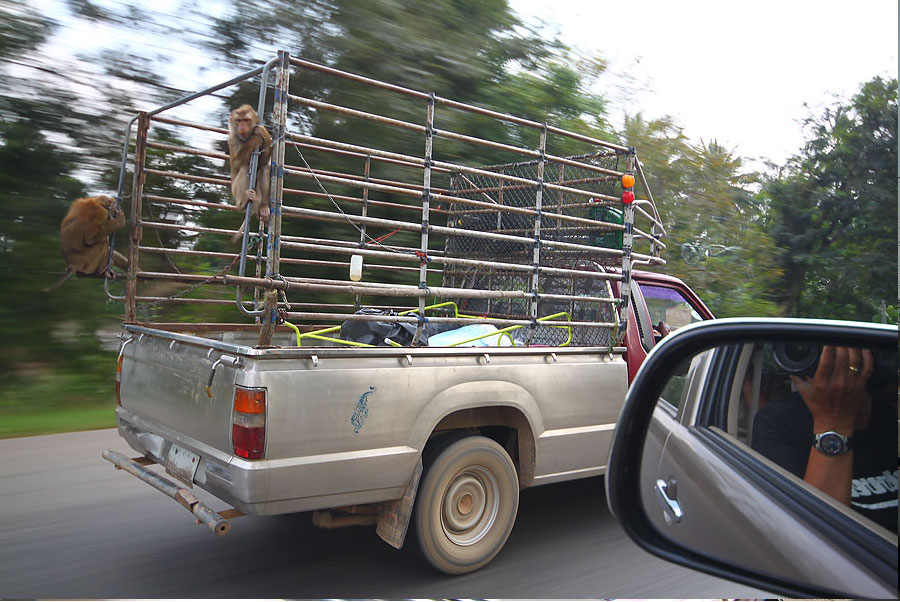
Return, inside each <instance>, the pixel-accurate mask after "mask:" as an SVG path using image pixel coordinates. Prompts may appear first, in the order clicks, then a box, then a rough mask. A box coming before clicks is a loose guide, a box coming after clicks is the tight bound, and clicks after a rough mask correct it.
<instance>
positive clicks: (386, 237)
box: [374, 228, 400, 242]
mask: <svg viewBox="0 0 900 602" xmlns="http://www.w3.org/2000/svg"><path fill="white" fill-rule="evenodd" d="M399 231H400V228H397V229H396V230H394V231H393V232H388V233H387V234H385V235H384V236H379V237H378V238H376V239H374V240H375V242H384V241H385V240H387V239H389V238H390V237H391V236H393V235H394V234H396V233H397V232H399Z"/></svg>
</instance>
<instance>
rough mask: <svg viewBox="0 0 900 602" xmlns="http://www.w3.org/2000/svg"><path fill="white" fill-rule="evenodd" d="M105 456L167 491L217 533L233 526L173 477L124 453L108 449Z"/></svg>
mask: <svg viewBox="0 0 900 602" xmlns="http://www.w3.org/2000/svg"><path fill="white" fill-rule="evenodd" d="M103 458H104V459H106V460H108V461H109V462H111V463H112V464H113V465H115V467H116V468H121V469H122V470H124V471H126V472H128V473H130V474H132V475H134V476H135V477H137V478H139V479H140V480H142V481H143V482H145V483H147V484H148V485H150V486H151V487H153V488H154V489H156V490H158V491H161V492H162V493H165V494H166V495H167V496H169V497H170V498H172V499H173V500H175V501H176V502H178V503H179V504H181V505H182V506H184V507H185V508H186V509H187V511H188V512H190V513H191V514H193V515H194V516H196V517H197V521H198V522H200V523H202V524H205V525H206V526H207V527H209V528H210V529H211V530H212V532H213V533H215V534H216V535H225V534H227V533H228V531H229V529H231V526H230V525H229V524H228V521H227V520H225V519H224V518H223V517H222V516H220V515H219V514H218V513H217V512H215V511H213V510H210V509H209V508H208V507H207V506H206V505H204V504H203V502H201V501H200V500H199V499H197V497H196V496H195V495H194V494H192V493H191V492H190V491H188V490H187V489H184V488H183V487H180V486H179V485H178V484H177V483H175V482H174V481H172V480H171V479H169V478H167V477H164V476H162V475H160V474H157V473H155V472H153V471H152V470H147V469H146V468H144V466H143V465H142V464H143V463H142V464H139V463H138V462H136V461H135V460H132V459H129V458H126V457H125V456H123V455H122V454H120V453H118V452H116V451H113V450H111V449H108V450H106V451H104V452H103Z"/></svg>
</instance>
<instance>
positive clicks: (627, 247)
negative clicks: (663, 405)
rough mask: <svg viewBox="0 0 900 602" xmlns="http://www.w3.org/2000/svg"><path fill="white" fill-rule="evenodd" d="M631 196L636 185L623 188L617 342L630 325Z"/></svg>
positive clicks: (630, 164) (630, 163) (629, 160)
mask: <svg viewBox="0 0 900 602" xmlns="http://www.w3.org/2000/svg"><path fill="white" fill-rule="evenodd" d="M634 159H635V156H634V151H630V152H629V153H628V155H627V157H626V158H625V171H626V173H629V172H631V171H632V170H633V169H634V163H635V160H634ZM626 194H630V195H631V199H632V201H633V200H634V184H632V185H631V186H628V187H623V192H622V195H623V196H622V202H623V204H624V206H623V210H624V215H623V220H622V221H623V223H624V224H625V232H624V233H623V235H622V285H621V290H620V300H619V329H618V333H617V337H616V338H617V342H621V341H622V340H623V339H624V338H625V327H626V325H627V323H628V310H629V308H630V307H631V270H632V246H633V245H634V234H633V228H634V203H633V202H625V200H626V199H625V195H626Z"/></svg>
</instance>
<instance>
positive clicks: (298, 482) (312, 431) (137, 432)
mask: <svg viewBox="0 0 900 602" xmlns="http://www.w3.org/2000/svg"><path fill="white" fill-rule="evenodd" d="M123 336H124V338H125V340H129V339H130V342H129V343H127V344H125V346H124V348H123V361H122V372H121V405H120V407H119V408H118V409H117V421H118V425H119V431H120V433H121V434H122V436H123V437H124V438H125V439H126V440H127V441H128V443H129V445H130V446H131V447H133V448H134V449H135V450H137V451H138V452H140V453H142V454H146V455H148V456H149V457H150V458H152V459H154V460H156V461H157V462H160V463H161V464H165V461H166V458H167V457H168V455H169V453H170V451H171V450H172V446H173V445H176V446H177V447H178V448H180V449H183V450H187V451H188V452H190V453H192V454H197V456H199V465H198V467H197V469H196V473H195V474H194V475H193V479H192V481H193V483H195V484H197V485H199V486H200V487H202V488H203V489H206V490H208V491H210V492H211V493H213V494H214V495H216V496H217V497H219V498H221V499H223V500H225V501H227V502H228V503H231V504H233V505H234V506H235V507H236V508H237V509H239V510H241V511H242V512H244V513H246V514H277V513H285V512H298V511H305V510H313V509H320V508H332V507H337V506H345V505H350V504H363V503H372V502H380V501H386V500H393V499H397V498H399V497H401V496H402V495H403V491H404V488H405V487H406V485H407V483H408V482H409V480H410V476H411V474H412V473H413V471H414V469H415V466H416V464H417V462H418V459H419V455H420V452H421V450H422V449H423V448H424V446H425V443H426V442H427V440H428V438H429V437H430V436H432V435H433V434H434V433H435V432H439V431H440V430H441V425H442V424H443V425H447V428H455V425H458V424H463V423H464V421H465V412H466V410H467V408H480V410H479V411H484V408H494V409H495V411H496V412H497V413H498V414H497V415H498V420H502V421H504V422H509V421H513V422H517V423H518V424H519V425H520V427H519V429H518V433H519V435H518V439H519V441H518V450H517V451H518V453H519V454H520V455H522V456H523V457H522V459H521V460H522V461H523V463H526V464H527V463H530V465H529V466H528V469H527V470H523V474H524V475H525V476H526V478H523V479H522V480H521V481H522V482H521V486H522V487H527V486H530V485H540V484H544V483H551V482H556V481H564V480H569V479H575V478H582V477H586V476H592V475H596V474H601V473H602V472H603V470H604V468H605V467H604V463H605V458H606V455H607V451H608V446H609V441H610V438H611V435H612V431H613V428H614V426H615V421H616V419H617V417H618V412H619V407H620V405H621V402H622V399H623V398H624V394H625V388H626V379H627V375H626V371H627V368H626V364H625V362H624V360H623V359H622V357H621V355H620V352H621V350H612V352H611V350H610V349H609V348H604V349H601V348H584V347H582V348H567V347H545V348H540V347H529V348H500V347H497V348H489V349H485V348H403V349H395V348H350V349H348V348H339V347H334V348H325V347H316V348H305V347H303V348H301V347H278V348H268V349H257V348H253V347H252V346H250V345H249V344H242V343H241V342H234V341H241V340H242V337H241V334H240V333H228V332H223V333H219V334H218V335H216V336H215V338H212V337H210V336H202V337H201V336H195V335H190V334H181V333H173V332H167V331H165V330H158V329H152V328H146V327H142V326H136V325H126V326H125V330H124V335H123ZM226 341H232V342H226ZM248 342H249V341H248ZM216 362H218V364H217V367H216V371H215V374H214V376H213V379H212V385H211V386H210V389H209V394H207V390H206V386H207V382H208V377H209V375H210V373H211V368H212V366H213V364H215V363H216ZM235 385H240V386H245V387H263V388H265V389H266V391H267V396H268V397H267V398H268V409H267V415H266V448H265V456H264V459H261V460H245V459H243V458H240V457H237V456H235V455H234V453H233V450H232V442H231V437H230V435H231V427H232V412H233V398H234V391H235V388H234V387H235ZM563 402H564V403H563ZM528 439H530V440H528Z"/></svg>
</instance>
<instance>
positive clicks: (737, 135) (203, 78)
mask: <svg viewBox="0 0 900 602" xmlns="http://www.w3.org/2000/svg"><path fill="white" fill-rule="evenodd" d="M509 2H510V5H511V7H512V8H513V10H515V11H516V12H518V13H519V14H520V15H521V16H522V18H523V19H524V20H526V21H527V22H529V23H532V24H536V23H538V22H543V23H544V24H545V25H544V26H545V27H546V31H547V33H548V35H550V34H556V35H558V36H559V37H560V38H561V39H562V40H563V41H564V42H566V43H567V44H568V45H570V46H572V47H574V48H575V49H576V51H578V52H579V53H581V54H584V55H599V56H601V57H603V58H605V59H607V60H608V61H609V67H610V69H609V72H608V73H607V74H606V75H604V76H603V77H602V78H601V80H600V82H598V88H597V91H598V92H599V93H601V94H602V95H603V96H604V97H606V98H608V99H609V100H610V106H609V111H610V115H609V116H610V118H611V120H612V122H613V124H614V125H615V126H616V127H619V126H620V125H621V122H622V117H623V114H624V112H625V111H627V112H628V113H629V114H634V113H636V112H638V111H641V112H643V113H644V116H645V117H647V118H653V117H660V116H663V115H671V116H673V117H674V118H675V120H676V121H677V122H678V123H679V124H680V125H681V126H683V127H684V132H685V134H686V135H687V136H688V137H689V138H690V139H691V140H692V141H694V142H699V141H700V140H701V139H702V140H705V141H708V140H711V139H716V140H718V142H719V143H720V144H723V145H724V146H726V147H728V148H730V149H732V150H733V151H734V152H735V153H737V154H738V155H740V156H743V157H745V158H748V159H751V160H752V159H757V158H765V159H769V160H771V161H773V162H775V163H777V164H783V163H784V162H785V160H786V159H787V158H788V157H789V156H790V155H792V154H794V153H796V152H797V151H798V150H799V149H800V148H801V145H802V143H803V140H804V135H803V131H802V128H801V125H800V121H801V120H802V119H803V118H804V117H806V116H808V115H809V114H810V111H812V113H813V114H815V115H819V114H821V110H822V108H823V107H824V106H826V105H827V104H830V103H831V102H833V101H834V100H835V98H836V95H837V96H839V97H843V98H847V97H849V96H851V95H852V94H853V93H855V92H856V91H857V90H858V88H859V85H860V84H861V83H863V82H865V81H868V80H869V79H871V78H872V77H874V76H875V75H882V76H889V77H897V69H898V66H897V55H898V33H897V29H898V27H897V26H898V2H897V0H840V1H838V0H818V1H811V0H780V1H777V2H776V1H773V0H754V1H753V2H746V1H744V2H739V1H734V0H718V1H711V0H692V1H681V0H679V1H674V0H669V1H664V0H629V1H628V2H621V1H618V2H611V1H610V0H509ZM29 3H30V4H32V5H33V6H36V7H40V8H41V9H42V10H43V11H44V12H45V13H47V14H51V15H53V16H58V15H59V13H60V12H61V11H60V9H61V6H60V4H61V0H29ZM98 3H99V4H101V5H108V4H112V3H114V0H99V2H98ZM178 4H179V2H178V0H154V1H153V2H152V3H151V6H152V10H154V11H158V12H161V13H175V12H177V11H176V9H177V6H178ZM215 5H216V3H215V2H214V1H205V0H201V1H199V2H198V3H197V8H198V9H199V10H201V11H203V12H206V13H208V12H209V11H215V10H217V8H216V6H215ZM60 34H61V35H59V36H57V38H56V39H55V40H54V44H53V47H54V51H56V52H60V53H62V54H63V55H65V54H68V53H69V52H73V51H74V52H77V51H78V50H80V49H82V48H83V47H84V45H85V39H86V37H87V38H89V39H91V40H103V42H104V45H106V46H110V45H115V44H114V42H118V43H120V44H121V43H122V42H126V43H128V42H130V43H131V44H133V45H137V46H140V45H143V44H146V43H147V41H148V37H145V36H140V35H139V36H134V33H133V32H127V31H123V30H116V29H114V28H112V27H108V26H101V27H99V28H98V27H97V26H92V27H91V30H90V33H89V35H87V36H86V32H85V31H84V30H83V29H79V28H70V29H68V30H65V29H64V30H62V31H61V32H60ZM154 43H159V42H158V41H156V42H154ZM167 46H168V48H167V49H168V50H169V51H170V55H174V56H177V58H176V59H175V60H174V61H173V63H172V64H171V69H170V70H169V71H168V73H167V74H168V76H169V77H170V78H171V81H170V83H172V84H173V85H175V86H178V87H180V88H183V89H185V90H196V89H202V88H203V87H206V86H208V85H212V84H214V83H216V82H218V81H221V80H223V79H227V78H228V77H230V76H231V75H233V74H231V73H223V72H221V71H220V70H218V69H216V68H213V69H208V68H207V67H208V66H209V65H207V64H206V63H207V62H208V59H207V57H206V56H205V55H204V53H203V52H200V51H199V50H196V49H191V48H189V47H188V46H186V45H185V43H184V42H183V41H180V40H178V39H177V38H176V39H172V40H169V41H168V43H167ZM804 103H807V104H808V105H809V107H810V108H809V109H807V108H806V107H804ZM194 106H196V107H198V108H201V110H215V109H216V108H217V104H216V101H214V100H212V99H210V102H209V103H207V104H204V106H203V107H200V106H199V104H195V105H194ZM751 166H752V167H754V168H757V169H762V168H763V166H762V164H760V163H751Z"/></svg>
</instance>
